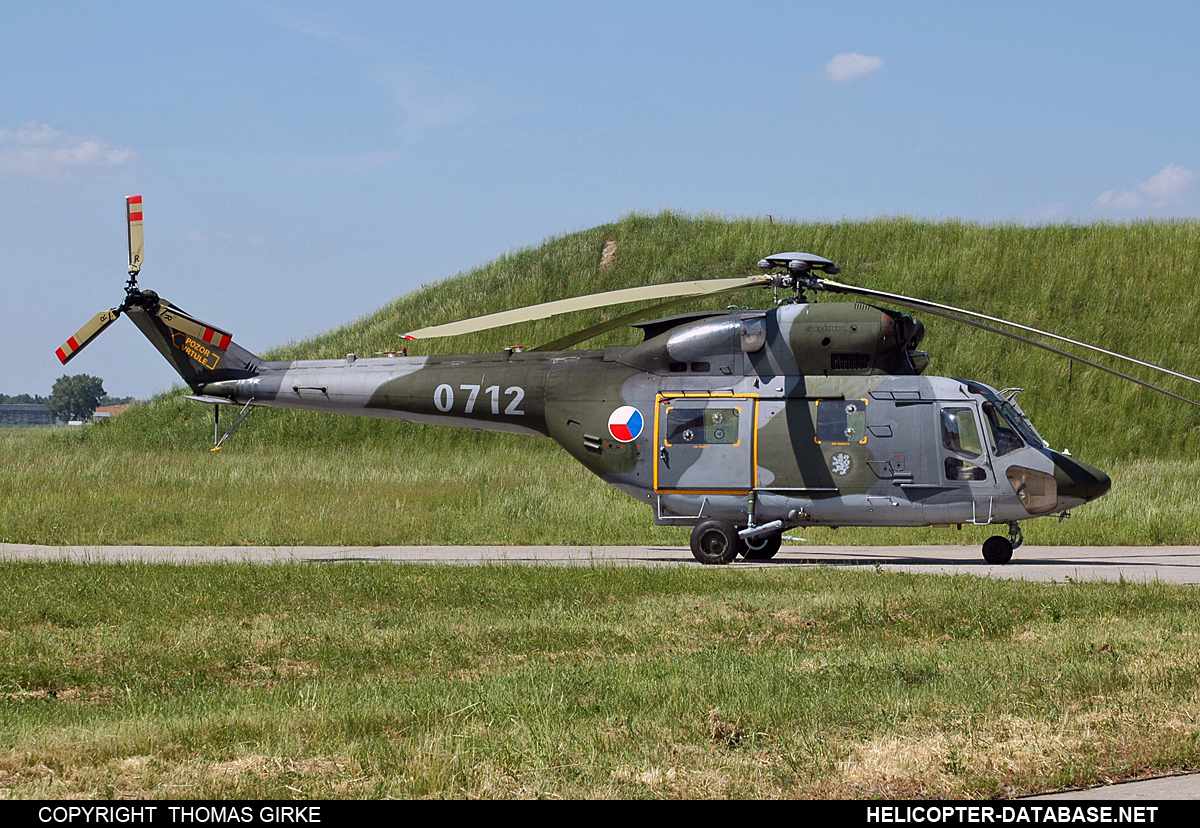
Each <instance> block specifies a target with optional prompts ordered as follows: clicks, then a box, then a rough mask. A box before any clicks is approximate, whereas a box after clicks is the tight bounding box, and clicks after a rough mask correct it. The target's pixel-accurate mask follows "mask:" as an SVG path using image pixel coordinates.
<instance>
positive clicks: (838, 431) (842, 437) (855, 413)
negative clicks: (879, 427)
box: [813, 400, 867, 446]
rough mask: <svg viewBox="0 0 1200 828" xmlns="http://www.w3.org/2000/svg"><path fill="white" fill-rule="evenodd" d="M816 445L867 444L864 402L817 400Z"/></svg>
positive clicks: (865, 407)
mask: <svg viewBox="0 0 1200 828" xmlns="http://www.w3.org/2000/svg"><path fill="white" fill-rule="evenodd" d="M816 407H817V436H816V437H815V438H813V439H814V440H815V442H817V443H829V444H830V445H835V446H848V445H850V444H851V443H859V444H862V443H866V442H867V401H866V400H817V401H816Z"/></svg>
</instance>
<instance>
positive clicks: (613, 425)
mask: <svg viewBox="0 0 1200 828" xmlns="http://www.w3.org/2000/svg"><path fill="white" fill-rule="evenodd" d="M608 433H609V434H611V435H612V436H613V437H615V438H616V439H618V440H620V441H621V442H622V443H629V442H632V441H634V440H636V439H637V438H638V435H639V434H641V433H642V412H640V411H638V410H637V409H636V408H634V407H633V406H632V405H623V406H621V407H620V408H618V409H617V410H616V411H614V412H613V413H612V414H610V415H609V417H608Z"/></svg>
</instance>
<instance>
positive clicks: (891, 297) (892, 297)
mask: <svg viewBox="0 0 1200 828" xmlns="http://www.w3.org/2000/svg"><path fill="white" fill-rule="evenodd" d="M818 281H819V282H820V283H821V284H824V285H826V286H828V288H829V289H830V290H833V291H834V292H837V293H854V294H858V295H860V296H867V297H871V298H875V299H883V300H885V301H888V302H891V303H893V304H896V305H903V306H904V307H908V308H913V309H915V310H919V311H924V312H925V313H932V314H933V315H934V316H940V317H942V318H944V319H951V320H953V321H955V322H961V323H962V324H964V325H970V326H971V327H973V328H979V329H981V330H985V331H991V332H992V333H994V334H999V335H1000V336H1006V337H1008V338H1009V339H1015V340H1017V341H1018V342H1024V343H1025V344H1026V345H1032V346H1034V347H1035V348H1041V349H1042V350H1045V351H1049V352H1050V353H1052V354H1058V355H1059V356H1065V357H1067V358H1068V359H1073V360H1075V361H1076V362H1082V363H1083V364H1084V365H1090V366H1092V367H1093V368H1098V369H1099V370H1101V371H1104V372H1105V373H1108V374H1112V375H1113V376H1117V377H1120V378H1121V379H1126V380H1129V381H1130V382H1132V383H1135V384H1137V385H1140V386H1142V387H1143V388H1149V389H1151V390H1152V391H1157V392H1159V393H1160V394H1166V395H1167V396H1168V397H1174V398H1175V399H1177V400H1179V401H1180V402H1185V403H1188V404H1189V405H1194V406H1196V407H1197V408H1200V402H1196V401H1195V400H1189V399H1188V398H1187V397H1184V396H1181V395H1179V394H1176V393H1175V392H1174V391H1168V390H1167V389H1165V388H1163V387H1161V386H1158V385H1155V384H1154V383H1151V382H1146V381H1145V380H1140V379H1138V378H1137V377H1133V376H1130V375H1129V374H1126V373H1123V372H1121V371H1118V370H1116V369H1115V368H1109V367H1108V366H1107V365H1101V364H1100V363H1099V362H1093V361H1092V360H1090V359H1087V358H1086V357H1081V356H1079V355H1078V354H1073V353H1071V352H1070V351H1064V350H1063V349H1062V348H1055V347H1054V346H1053V345H1047V344H1046V343H1045V342H1038V341H1037V340H1036V339H1030V338H1029V337H1027V336H1021V335H1020V334H1015V333H1013V332H1012V331H1006V330H1004V329H1003V328H997V327H996V326H995V325H989V324H987V323H986V322H976V321H975V320H974V319H967V318H966V317H965V316H956V315H955V314H953V313H949V312H948V310H939V308H948V309H949V310H954V311H958V312H959V313H965V314H969V315H971V316H978V317H981V318H983V319H993V320H994V321H996V322H1000V323H1002V324H1005V325H1012V326H1013V327H1016V328H1020V329H1022V330H1026V331H1031V332H1033V333H1039V334H1043V335H1045V336H1049V337H1052V338H1054V339H1059V340H1063V341H1066V342H1070V343H1072V344H1077V345H1082V346H1083V347H1085V348H1091V349H1092V350H1094V351H1100V352H1101V353H1105V354H1109V355H1111V356H1116V357H1120V358H1121V359H1126V360H1129V361H1130V362H1136V363H1137V364H1138V365H1144V366H1146V367H1149V368H1157V369H1158V370H1160V371H1165V372H1166V373H1168V374H1173V375H1174V376H1177V377H1181V378H1183V379H1190V380H1192V381H1194V382H1200V380H1197V379H1196V378H1195V377H1190V376H1188V375H1187V374H1179V373H1176V372H1175V371H1171V370H1169V369H1167V368H1162V367H1160V366H1158V365H1154V364H1153V363H1150V362H1142V361H1141V360H1140V359H1134V358H1133V357H1128V356H1125V355H1124V354H1118V353H1116V352H1115V351H1106V350H1104V349H1103V348H1097V347H1095V346H1094V345H1088V344H1087V343H1083V342H1078V343H1077V342H1075V340H1073V339H1067V337H1065V336H1058V335H1056V334H1052V333H1048V332H1046V331H1039V330H1038V329H1037V328H1030V327H1028V326H1025V325H1018V324H1017V323H1015V322H1009V321H1008V320H1006V319H998V318H995V317H990V316H985V315H984V314H981V313H973V312H972V311H964V310H960V309H959V308H953V307H951V306H950V305H940V304H938V303H937V302H928V301H926V300H924V299H913V298H912V297H909V296H900V295H898V294H895V293H886V292H885V291H882V290H871V289H870V288H859V287H855V286H854V285H843V284H839V283H838V282H830V281H828V280H826V279H821V280H818Z"/></svg>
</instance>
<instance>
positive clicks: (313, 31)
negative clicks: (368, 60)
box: [255, 3, 375, 51]
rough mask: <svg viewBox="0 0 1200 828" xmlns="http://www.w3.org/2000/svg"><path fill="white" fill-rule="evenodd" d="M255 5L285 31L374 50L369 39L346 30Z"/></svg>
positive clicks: (277, 8)
mask: <svg viewBox="0 0 1200 828" xmlns="http://www.w3.org/2000/svg"><path fill="white" fill-rule="evenodd" d="M255 5H256V6H257V7H258V8H259V9H260V10H261V11H262V12H263V13H264V14H266V15H267V17H269V18H271V20H273V21H274V22H275V23H277V24H278V25H280V26H283V27H284V28H285V29H291V30H292V31H294V32H299V33H301V34H305V35H309V36H310V37H315V38H318V39H320V40H326V41H329V42H332V43H336V44H338V45H340V46H345V47H347V48H349V49H353V50H356V51H369V50H372V49H374V48H375V44H374V43H373V42H372V41H371V40H370V38H366V37H363V36H362V35H359V34H357V33H356V32H352V31H349V30H348V29H342V28H339V27H337V26H331V25H329V24H326V23H321V22H320V21H318V20H313V19H311V18H306V17H300V16H298V15H295V14H292V13H291V12H290V11H287V10H285V9H281V8H279V7H278V6H276V5H274V4H271V3H256V4H255Z"/></svg>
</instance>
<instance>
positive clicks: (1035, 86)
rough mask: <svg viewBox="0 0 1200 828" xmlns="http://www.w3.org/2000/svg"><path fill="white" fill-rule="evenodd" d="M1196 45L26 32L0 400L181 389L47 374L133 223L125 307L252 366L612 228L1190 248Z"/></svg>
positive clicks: (352, 8)
mask: <svg viewBox="0 0 1200 828" xmlns="http://www.w3.org/2000/svg"><path fill="white" fill-rule="evenodd" d="M1198 36H1200V5H1197V4H1192V3H1162V4H1109V3H1098V2H1090V3H1046V2H1038V3H1004V4H968V3H851V2H827V3H825V2H822V3H770V2H759V3H755V4H747V3H628V4H626V3H597V4H589V3H578V2H577V3H571V4H565V3H546V4H537V3H451V2H443V3H438V4H404V3H359V4H337V5H334V4H321V3H290V2H212V3H205V4H136V3H135V4H120V5H118V4H84V3H55V2H44V3H37V4H32V3H27V4H15V5H12V6H10V7H9V8H8V9H6V11H5V16H4V23H3V25H2V26H0V66H2V71H0V193H2V194H3V198H0V301H2V302H3V305H4V307H5V308H6V309H7V311H8V312H7V314H6V323H5V324H4V325H3V326H0V349H2V350H3V352H4V353H5V354H7V355H8V359H6V360H5V361H4V363H3V365H4V367H3V368H0V392H3V393H8V394H16V393H22V392H25V393H41V394H45V393H48V392H49V389H50V386H51V384H52V383H53V381H54V380H55V379H56V378H57V377H58V376H60V375H62V374H63V373H64V370H65V371H66V372H69V373H89V374H94V375H97V376H101V377H103V378H104V379H105V388H106V390H108V391H109V392H110V393H112V394H114V395H122V396H123V395H127V394H132V395H135V396H139V397H145V396H148V395H150V394H152V393H154V392H156V391H161V390H165V389H167V388H169V387H170V385H171V383H172V382H173V381H174V380H175V377H174V374H173V373H172V372H171V370H170V369H169V367H168V366H167V365H166V363H165V362H163V361H162V360H161V359H160V358H159V357H158V356H157V354H156V353H155V352H154V351H153V350H152V349H151V347H150V346H149V344H148V343H146V342H145V341H144V340H143V339H141V337H140V335H139V334H138V333H137V332H136V329H135V328H134V327H133V326H132V325H131V324H129V322H128V321H126V320H121V321H120V322H119V323H118V324H117V325H114V326H113V327H112V328H110V329H109V330H108V331H107V332H105V334H104V335H103V336H102V337H101V338H100V339H98V340H97V341H96V342H94V343H93V344H92V345H91V346H90V347H89V348H88V349H87V350H86V351H84V352H83V353H82V354H81V355H80V356H79V357H77V358H76V359H75V360H73V361H72V362H71V364H70V365H68V366H67V367H66V369H64V368H63V367H62V366H61V365H59V363H58V361H57V359H55V357H54V354H53V352H54V349H55V348H57V347H58V346H59V345H60V344H62V342H63V341H64V340H65V339H66V338H67V337H68V336H69V335H70V334H72V333H73V332H74V331H75V330H76V329H77V328H78V327H79V326H80V325H81V324H83V322H85V321H86V320H87V319H88V318H90V317H91V316H92V315H93V314H95V313H96V312H98V311H100V310H102V309H104V308H107V307H111V306H114V305H115V304H117V303H119V301H120V299H121V296H122V293H121V286H122V284H123V282H124V263H125V249H124V248H125V230H124V226H123V219H122V210H123V206H124V204H123V197H124V196H125V195H126V194H128V193H141V194H142V195H143V196H144V198H145V214H146V219H145V230H146V264H145V267H144V269H143V272H142V283H143V285H144V286H145V287H150V288H154V289H155V290H157V291H159V292H160V293H161V294H163V295H164V296H166V297H168V298H169V299H171V301H173V302H175V303H176V304H178V305H179V306H181V307H183V308H184V309H186V310H188V311H189V312H191V313H193V314H195V315H197V316H199V317H200V318H202V319H205V320H207V321H209V322H211V323H213V324H216V325H220V326H222V327H225V328H227V329H228V330H231V331H232V332H233V333H234V336H235V338H236V339H237V340H238V341H240V342H241V343H242V344H243V345H244V346H246V347H248V348H250V349H251V350H263V349H265V348H268V347H270V346H272V345H275V344H278V343H280V342H284V341H287V340H289V339H295V338H302V337H306V336H309V335H312V334H314V333H317V332H320V331H322V330H327V329H329V328H332V327H335V326H337V325H338V324H341V323H343V322H346V321H349V320H351V319H354V318H356V317H358V316H361V315H363V314H365V313H369V312H371V311H372V310H374V309H375V308H377V307H379V306H380V305H382V304H384V303H385V302H387V301H388V300H390V299H392V298H393V297H395V296H397V295H399V294H401V293H404V292H406V291H408V290H411V289H413V288H415V287H418V286H419V285H421V284H423V283H427V282H431V281H435V280H438V279H442V278H444V277H447V276H451V275H453V274H454V273H456V272H459V271H461V270H464V269H466V268H469V267H471V266H473V265H476V264H480V263H483V262H485V261H488V260H490V259H492V258H494V257H495V256H497V255H500V254H502V253H504V252H506V251H509V250H512V249H515V248H521V247H526V246H529V245H536V244H538V243H540V242H541V241H542V240H543V239H545V238H547V237H549V236H555V235H560V234H563V233H568V232H571V231H574V230H579V229H582V228H585V227H590V226H593V225H595V224H599V223H603V222H607V221H612V220H614V219H617V218H619V217H621V216H622V215H624V214H626V213H628V212H629V211H632V210H639V211H649V212H657V211H658V210H660V209H663V208H670V209H676V210H682V211H687V212H695V213H700V212H706V213H718V214H724V215H729V216H744V215H766V214H772V215H774V216H777V217H792V218H802V219H812V218H818V219H819V218H842V217H850V218H855V217H866V216H876V215H897V214H904V215H911V216H916V217H927V218H944V217H959V218H964V219H972V220H979V221H984V222H1002V221H1021V222H1034V223H1037V222H1058V221H1074V222H1084V221H1091V220H1093V219H1106V220H1116V221H1123V220H1128V219H1132V218H1136V217H1145V216H1155V217H1170V216H1181V217H1192V216H1196V215H1197V213H1198V211H1200V142H1198V141H1197V137H1198V136H1200V106H1197V103H1196V95H1197V90H1198V88H1200V85H1198V83H1197V81H1198V80H1200V71H1198V70H1200V49H1197V48H1196V45H1195V44H1196V42H1197V41H1198V39H1200V37H1198ZM772 252H777V251H763V253H764V254H766V253H772ZM814 252H818V253H819V252H820V251H814Z"/></svg>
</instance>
